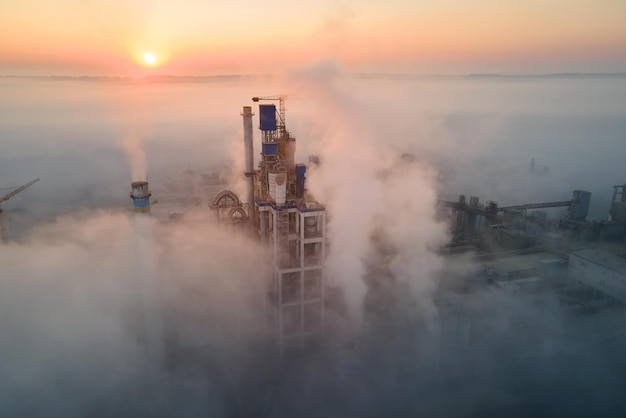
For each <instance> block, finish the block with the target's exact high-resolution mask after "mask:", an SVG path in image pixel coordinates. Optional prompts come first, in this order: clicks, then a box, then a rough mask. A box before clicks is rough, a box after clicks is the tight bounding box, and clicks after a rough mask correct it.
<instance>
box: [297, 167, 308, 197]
mask: <svg viewBox="0 0 626 418" xmlns="http://www.w3.org/2000/svg"><path fill="white" fill-rule="evenodd" d="M305 174H306V165H304V164H296V187H297V190H296V193H297V195H298V197H302V195H303V194H304V178H305Z"/></svg>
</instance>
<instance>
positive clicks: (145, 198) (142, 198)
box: [130, 181, 152, 213]
mask: <svg viewBox="0 0 626 418" xmlns="http://www.w3.org/2000/svg"><path fill="white" fill-rule="evenodd" d="M130 187H131V191H130V198H131V199H133V206H134V208H135V213H148V212H150V196H152V194H151V193H150V189H149V188H148V182H147V181H134V182H132V183H131V184H130Z"/></svg>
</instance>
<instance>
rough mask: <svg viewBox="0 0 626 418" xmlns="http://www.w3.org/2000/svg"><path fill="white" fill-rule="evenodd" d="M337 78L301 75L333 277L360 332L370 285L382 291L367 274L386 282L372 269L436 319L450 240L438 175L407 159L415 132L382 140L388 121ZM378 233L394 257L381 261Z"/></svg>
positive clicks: (320, 72) (313, 184)
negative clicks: (439, 273) (438, 282)
mask: <svg viewBox="0 0 626 418" xmlns="http://www.w3.org/2000/svg"><path fill="white" fill-rule="evenodd" d="M338 77H339V74H338V73H337V72H336V71H335V70H333V68H332V67H331V68H329V67H328V66H324V67H323V68H321V69H314V70H313V71H310V72H307V71H305V72H303V73H299V74H297V75H296V76H295V77H294V79H295V80H296V82H295V83H296V85H297V86H298V87H297V88H298V89H300V94H301V95H303V96H306V97H307V98H308V99H307V100H308V101H310V103H311V104H312V106H311V109H310V111H311V112H312V114H313V115H314V116H313V119H314V122H313V124H314V128H312V129H310V131H311V132H310V133H311V134H312V136H313V138H314V139H313V141H316V142H315V143H314V145H309V150H310V151H311V150H312V151H313V152H314V153H316V154H318V156H319V157H320V162H321V163H320V165H319V167H311V168H310V172H309V173H308V174H307V181H308V188H309V190H310V191H311V192H312V194H313V195H314V196H315V198H316V199H318V200H319V201H321V202H324V203H325V204H326V205H327V208H328V213H329V221H328V237H329V242H330V250H329V254H328V260H327V269H328V277H329V280H330V281H331V283H333V284H336V285H339V286H341V287H342V288H343V290H344V294H345V297H346V299H347V305H348V308H349V311H350V315H351V318H352V320H353V321H354V322H355V326H356V328H358V326H359V324H360V323H361V321H362V314H363V304H364V301H365V299H366V295H367V293H368V286H369V290H370V293H371V292H372V291H373V289H372V288H373V287H375V285H373V284H372V283H371V282H370V283H369V285H368V284H367V283H366V282H367V280H366V276H368V275H369V276H370V277H373V280H374V281H376V280H382V279H380V278H377V277H376V276H377V274H376V273H372V272H368V270H372V269H374V270H376V269H380V268H382V270H384V269H387V270H388V271H387V272H388V273H389V275H390V279H391V280H392V281H396V282H397V283H399V284H400V285H406V286H408V288H409V289H410V293H411V297H413V298H415V299H416V300H417V301H418V304H419V306H420V308H421V309H423V312H422V313H429V314H433V313H434V307H433V302H432V293H433V292H434V289H435V283H434V281H433V278H432V273H433V272H434V271H435V270H437V269H438V268H440V267H441V265H442V262H441V259H440V257H439V256H437V255H436V253H435V250H436V249H437V248H438V247H439V245H441V244H443V243H444V241H445V239H446V232H445V226H444V225H442V224H438V223H436V222H435V219H434V215H435V204H436V192H435V180H436V173H435V171H434V170H433V168H432V167H430V166H429V165H428V164H427V162H425V161H422V160H419V159H416V158H415V157H414V156H412V155H404V154H405V152H406V150H407V149H413V148H414V147H415V141H416V139H415V138H413V137H412V135H411V131H410V130H406V131H399V130H398V129H389V130H387V131H386V134H387V135H392V136H394V138H393V141H390V140H389V138H387V137H386V136H384V135H382V133H383V132H385V126H384V124H385V120H384V119H381V118H378V117H377V116H378V115H377V112H376V109H374V108H371V107H368V106H367V105H366V104H363V103H359V102H357V100H356V98H354V97H353V96H352V95H351V94H350V92H349V91H346V90H342V89H341V88H340V87H339V86H338V84H337V83H336V81H337V79H338ZM302 86H304V87H302ZM417 140H419V139H417ZM308 141H312V140H311V139H310V138H309V139H308ZM403 155H404V156H403ZM377 236H383V237H384V240H385V241H386V242H385V244H384V245H385V246H386V247H389V248H390V249H391V250H392V252H393V255H391V256H388V257H386V258H384V259H380V254H377V253H378V252H379V250H381V249H380V248H376V245H377V244H376V237H377ZM376 264H378V265H376ZM380 264H385V265H384V266H382V265H380Z"/></svg>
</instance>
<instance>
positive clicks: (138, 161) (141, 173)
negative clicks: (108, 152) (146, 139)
mask: <svg viewBox="0 0 626 418" xmlns="http://www.w3.org/2000/svg"><path fill="white" fill-rule="evenodd" d="M121 146H122V148H123V149H124V153H125V154H126V158H127V159H128V164H129V165H130V169H131V179H132V180H133V181H146V180H147V179H148V175H147V173H148V161H147V159H146V152H145V151H144V144H143V141H142V140H141V138H140V137H139V136H138V135H137V134H135V133H130V134H128V135H127V136H126V137H124V139H123V140H122V142H121Z"/></svg>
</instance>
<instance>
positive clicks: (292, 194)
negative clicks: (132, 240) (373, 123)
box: [131, 96, 626, 353]
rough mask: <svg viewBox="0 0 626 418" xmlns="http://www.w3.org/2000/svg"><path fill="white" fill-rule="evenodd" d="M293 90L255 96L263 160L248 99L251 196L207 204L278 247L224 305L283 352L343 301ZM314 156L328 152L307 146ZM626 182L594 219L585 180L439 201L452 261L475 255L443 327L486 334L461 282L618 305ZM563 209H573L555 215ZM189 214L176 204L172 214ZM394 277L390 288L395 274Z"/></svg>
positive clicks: (142, 210) (588, 308)
mask: <svg viewBox="0 0 626 418" xmlns="http://www.w3.org/2000/svg"><path fill="white" fill-rule="evenodd" d="M285 98H286V97H285V96H271V97H254V98H253V99H252V100H253V102H258V103H259V105H258V116H259V118H258V121H259V122H258V127H259V131H260V160H259V162H258V166H257V167H256V168H255V167H254V161H255V147H254V143H253V142H254V141H253V136H254V135H253V124H254V122H253V118H254V115H255V114H254V113H253V110H252V107H251V106H244V107H243V111H242V113H241V116H242V118H243V133H244V138H243V145H244V147H243V148H244V155H245V172H244V175H245V178H246V202H242V200H241V199H240V197H239V196H237V195H236V194H235V193H234V192H232V191H230V190H222V191H221V192H219V193H217V194H215V196H214V197H213V198H212V199H211V201H210V204H209V209H210V212H211V217H212V218H213V219H214V220H215V221H216V222H217V223H219V224H221V225H223V226H225V227H227V228H231V229H232V231H233V233H239V234H243V235H248V236H251V237H252V238H253V239H254V240H255V241H257V242H259V243H260V244H261V245H262V246H263V247H264V248H265V249H266V250H267V252H268V254H270V259H269V261H268V265H267V266H264V267H263V268H260V270H259V273H260V274H262V275H266V276H267V277H266V278H265V279H263V280H262V283H263V285H261V286H256V287H255V286H251V287H250V289H247V290H245V291H244V292H242V294H241V295H239V296H238V300H240V301H241V303H239V304H238V307H237V308H233V309H231V310H229V312H228V313H227V316H228V317H229V320H230V321H233V323H235V324H236V326H235V327H234V328H236V332H235V334H237V335H257V336H259V335H262V336H264V338H265V340H266V341H268V344H269V346H272V347H275V348H276V349H277V352H279V353H285V352H291V351H293V350H296V351H297V350H298V349H303V348H306V347H309V346H310V345H311V343H313V342H319V341H321V340H323V337H324V334H328V332H326V333H325V330H326V328H327V326H326V325H327V324H325V312H326V310H327V309H333V310H336V309H337V306H331V305H332V304H333V303H335V304H336V303H337V298H336V297H334V298H332V300H333V301H332V302H331V301H329V300H327V299H328V297H327V293H328V292H329V288H328V285H327V280H326V274H327V272H326V270H325V260H326V256H327V237H326V223H327V214H326V208H325V206H324V205H323V204H321V203H319V202H317V201H316V200H315V199H314V197H313V196H311V194H310V193H309V192H308V191H307V188H306V182H305V180H306V173H307V165H305V164H300V163H296V162H295V160H294V155H295V149H296V138H295V136H294V135H293V134H292V133H291V132H290V131H289V130H288V129H287V125H286V121H285V119H286V115H285ZM268 102H277V104H278V106H276V104H274V103H268ZM257 152H258V150H257ZM403 157H404V156H403ZM410 157H412V156H410ZM403 159H404V160H406V161H407V162H408V163H412V161H413V158H408V157H407V158H403ZM322 163H323V162H322ZM309 164H314V165H315V164H320V161H319V159H318V158H317V157H310V158H309ZM625 188H626V185H618V186H614V188H613V198H612V201H611V202H610V211H609V212H610V216H609V219H607V220H601V221H589V220H587V219H586V218H587V215H588V211H589V205H590V202H591V193H589V192H587V191H584V190H575V191H573V193H572V197H571V199H569V200H558V201H550V202H540V203H521V204H516V205H508V206H499V205H498V203H497V202H495V201H487V202H486V203H481V202H480V199H479V198H478V197H476V196H471V197H470V198H469V200H468V199H466V197H465V196H464V195H461V196H459V198H458V200H456V201H446V200H439V201H438V203H437V218H438V221H439V222H445V223H447V224H448V225H449V235H450V242H449V243H448V244H447V245H446V246H445V247H443V248H441V249H440V250H439V251H438V253H439V255H440V256H442V257H444V260H445V262H446V265H450V266H452V265H454V264H455V263H456V262H457V261H458V260H461V259H463V260H465V261H466V262H467V260H468V259H469V260H470V261H471V262H470V267H467V268H466V269H465V270H464V271H463V273H462V274H461V276H462V278H461V280H460V281H457V282H455V284H454V285H453V286H450V283H449V280H448V279H446V276H447V273H446V272H445V271H444V272H442V273H441V274H442V278H441V280H440V282H439V283H438V292H437V294H436V295H435V304H436V305H437V307H438V309H439V312H440V320H441V324H440V325H441V328H442V330H444V331H442V332H443V333H444V334H445V333H446V332H447V331H445V330H446V329H454V331H451V332H452V334H454V335H453V337H451V338H452V340H454V341H456V342H457V343H458V342H461V343H463V344H469V343H470V342H471V341H472V339H474V338H478V337H476V336H472V335H473V334H476V332H477V330H478V329H479V328H481V326H480V321H481V319H480V318H482V317H483V316H484V315H483V314H484V313H481V312H473V313H472V312H471V310H470V311H468V308H467V306H461V307H460V306H459V304H458V301H457V302H451V300H453V299H454V300H456V299H455V298H454V297H452V298H451V297H450V295H451V294H455V293H459V292H460V293H462V294H464V295H465V296H464V298H467V297H468V296H467V295H468V292H469V294H470V295H471V292H472V291H473V290H478V291H481V292H482V291H484V290H488V291H490V292H495V293H502V294H506V295H508V296H514V297H521V298H526V299H528V300H532V301H534V302H533V303H541V301H542V300H543V299H545V298H546V297H547V298H553V299H554V298H556V299H558V300H559V301H560V304H561V306H562V308H563V309H564V310H574V311H580V312H583V313H591V312H595V311H597V310H598V309H610V308H613V307H617V306H621V305H622V304H623V303H624V302H626V261H625V259H624V257H625V256H626V245H625V237H626V194H625V193H624V191H625ZM150 197H151V192H150V190H149V188H148V183H147V182H145V181H140V182H134V183H133V184H132V192H131V198H132V199H133V202H134V207H135V211H136V212H137V213H138V214H146V213H148V212H149V211H150ZM555 208H556V209H559V210H563V209H564V210H565V212H564V213H561V214H560V215H559V216H558V217H557V219H553V218H550V217H549V216H548V211H549V210H554V209H555ZM182 215H183V213H182V212H175V213H170V218H172V219H173V218H177V217H178V216H182ZM391 283H393V280H392V281H391ZM385 286H386V289H387V290H385V292H389V289H388V287H389V285H385ZM391 286H392V287H393V286H396V285H391ZM459 289H460V290H459ZM335 290H336V289H335ZM376 292H380V289H374V288H370V289H369V290H368V298H370V299H373V300H378V299H377V295H376ZM394 292H400V291H399V290H397V289H396V290H395V291H391V292H390V293H391V295H392V296H391V297H390V300H391V301H388V302H386V304H385V307H383V311H384V312H391V317H393V316H394V314H393V312H397V311H398V309H400V308H398V307H397V306H395V307H394V304H395V303H396V302H394V299H395V298H396V297H397V294H396V296H393V295H394ZM387 296H388V295H387ZM387 296H385V297H387ZM339 299H340V298H339ZM463 304H466V302H463V303H462V304H461V305H463ZM366 305H367V303H366ZM364 309H365V315H366V316H367V315H374V316H376V315H381V308H380V306H377V307H376V308H375V309H373V310H372V312H369V311H368V308H367V306H365V308H364ZM226 310H228V309H226ZM382 315H383V316H385V317H387V316H389V314H388V313H384V314H382ZM157 322H158V321H157ZM449 322H452V325H450V324H449ZM463 324H464V325H463ZM164 328H165V329H167V326H165V327H164ZM459 329H465V331H463V332H460V331H459ZM472 329H473V330H472ZM165 332H167V331H165ZM459 335H463V337H459ZM446 338H448V339H449V338H450V337H446ZM458 338H461V339H460V340H458ZM444 339H445V338H444ZM179 343H180V344H183V345H184V343H182V342H180V341H179Z"/></svg>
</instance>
